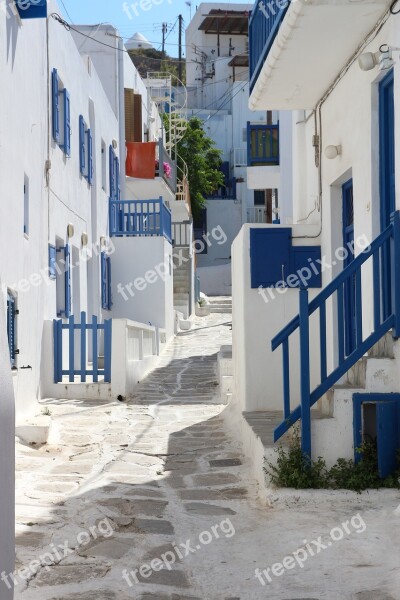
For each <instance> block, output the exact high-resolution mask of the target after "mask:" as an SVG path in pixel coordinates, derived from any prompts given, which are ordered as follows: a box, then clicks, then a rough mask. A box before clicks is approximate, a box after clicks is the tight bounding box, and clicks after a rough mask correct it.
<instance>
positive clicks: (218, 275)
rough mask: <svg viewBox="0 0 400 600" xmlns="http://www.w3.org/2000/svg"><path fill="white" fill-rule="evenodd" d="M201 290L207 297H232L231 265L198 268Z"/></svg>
mask: <svg viewBox="0 0 400 600" xmlns="http://www.w3.org/2000/svg"><path fill="white" fill-rule="evenodd" d="M197 275H198V276H199V277H200V290H201V291H202V292H203V293H204V294H206V295H207V296H230V295H231V294H232V270H231V264H230V263H228V264H226V265H220V266H218V267H198V268H197Z"/></svg>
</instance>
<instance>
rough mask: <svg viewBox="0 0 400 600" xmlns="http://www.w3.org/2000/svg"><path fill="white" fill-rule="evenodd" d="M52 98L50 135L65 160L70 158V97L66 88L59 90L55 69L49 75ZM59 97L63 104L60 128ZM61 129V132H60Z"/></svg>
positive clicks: (59, 82) (58, 80)
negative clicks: (51, 134)
mask: <svg viewBox="0 0 400 600" xmlns="http://www.w3.org/2000/svg"><path fill="white" fill-rule="evenodd" d="M51 96H52V101H51V104H52V133H53V139H54V141H55V142H56V143H57V144H58V146H59V147H60V148H61V150H63V152H64V154H65V156H66V157H67V158H70V157H71V133H72V128H71V95H70V93H69V91H68V90H67V88H65V87H64V88H62V89H61V81H60V77H59V75H58V71H57V69H53V70H52V73H51ZM60 96H62V103H63V119H62V127H61V116H60ZM61 129H62V131H61Z"/></svg>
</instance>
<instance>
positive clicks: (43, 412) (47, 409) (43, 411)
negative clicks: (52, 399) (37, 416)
mask: <svg viewBox="0 0 400 600" xmlns="http://www.w3.org/2000/svg"><path fill="white" fill-rule="evenodd" d="M42 415H44V416H45V417H50V415H51V410H50V409H49V407H48V406H46V408H44V409H43V410H42Z"/></svg>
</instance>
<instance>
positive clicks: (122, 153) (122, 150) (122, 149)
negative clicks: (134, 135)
mask: <svg viewBox="0 0 400 600" xmlns="http://www.w3.org/2000/svg"><path fill="white" fill-rule="evenodd" d="M117 44H118V45H117V53H118V83H117V85H118V89H117V93H118V125H119V162H120V174H121V176H120V185H121V198H122V200H125V199H126V180H125V177H126V170H125V161H126V145H125V82H124V79H125V78H124V42H123V40H122V39H121V38H120V37H119V36H118V42H117Z"/></svg>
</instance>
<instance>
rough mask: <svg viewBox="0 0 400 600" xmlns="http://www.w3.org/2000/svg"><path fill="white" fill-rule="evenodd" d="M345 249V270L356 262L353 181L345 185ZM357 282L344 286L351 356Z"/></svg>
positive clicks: (354, 339)
mask: <svg viewBox="0 0 400 600" xmlns="http://www.w3.org/2000/svg"><path fill="white" fill-rule="evenodd" d="M343 247H344V248H346V249H347V250H348V252H347V257H346V259H345V260H344V264H343V268H346V267H347V266H348V265H349V264H350V263H351V262H352V261H353V260H354V203H353V180H352V179H350V180H349V181H347V182H346V183H345V184H344V185H343ZM356 321H357V320H356V280H355V275H354V276H353V277H352V278H351V279H347V280H346V283H345V285H344V330H345V352H346V356H349V355H350V354H351V353H352V352H353V350H355V347H356Z"/></svg>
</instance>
